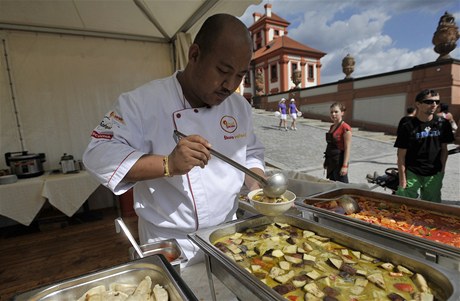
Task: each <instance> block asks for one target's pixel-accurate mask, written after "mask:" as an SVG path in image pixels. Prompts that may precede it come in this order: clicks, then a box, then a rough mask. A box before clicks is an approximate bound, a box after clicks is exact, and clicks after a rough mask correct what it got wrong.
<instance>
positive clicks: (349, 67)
mask: <svg viewBox="0 0 460 301" xmlns="http://www.w3.org/2000/svg"><path fill="white" fill-rule="evenodd" d="M342 71H343V73H345V79H350V78H352V77H351V74H352V73H353V71H355V59H354V58H353V57H352V56H351V55H350V54H347V56H346V57H344V58H343V60H342Z"/></svg>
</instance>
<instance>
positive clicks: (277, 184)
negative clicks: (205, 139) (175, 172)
mask: <svg viewBox="0 0 460 301" xmlns="http://www.w3.org/2000/svg"><path fill="white" fill-rule="evenodd" d="M174 135H175V136H176V137H177V138H185V137H187V136H186V135H184V134H182V133H181V132H179V131H177V130H174ZM209 152H210V153H211V154H212V155H213V156H216V157H217V158H219V159H221V160H222V161H224V162H227V163H228V164H230V165H231V166H233V167H235V168H237V169H239V170H240V171H242V172H244V173H245V174H247V175H248V176H250V177H251V178H253V179H255V180H256V181H257V182H259V183H260V184H261V185H262V188H263V192H264V194H265V195H266V196H268V197H272V198H276V197H279V196H280V195H282V194H283V193H285V192H286V189H287V185H288V180H287V178H286V177H285V176H284V175H283V174H281V173H276V174H274V175H272V176H270V177H269V178H268V179H265V178H264V177H262V176H260V175H258V174H256V173H255V172H253V171H252V170H250V169H248V168H246V167H244V166H243V165H241V164H239V163H238V162H236V161H234V160H232V159H230V158H229V157H227V156H225V155H223V154H221V153H219V152H217V151H216V150H213V149H212V148H209Z"/></svg>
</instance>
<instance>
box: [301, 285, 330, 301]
mask: <svg viewBox="0 0 460 301" xmlns="http://www.w3.org/2000/svg"><path fill="white" fill-rule="evenodd" d="M303 289H304V290H305V291H307V292H309V293H310V294H312V295H313V296H315V297H318V298H323V297H324V296H325V294H324V293H323V292H322V291H321V290H320V289H319V287H318V286H317V285H316V284H315V283H314V282H310V283H307V284H305V286H304V287H303Z"/></svg>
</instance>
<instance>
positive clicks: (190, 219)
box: [83, 72, 264, 260]
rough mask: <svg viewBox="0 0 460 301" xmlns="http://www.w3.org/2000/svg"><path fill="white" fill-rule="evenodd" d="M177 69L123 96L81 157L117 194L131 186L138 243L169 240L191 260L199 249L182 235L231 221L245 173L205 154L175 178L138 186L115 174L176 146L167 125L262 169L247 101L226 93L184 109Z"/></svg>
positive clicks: (252, 166) (184, 102)
mask: <svg viewBox="0 0 460 301" xmlns="http://www.w3.org/2000/svg"><path fill="white" fill-rule="evenodd" d="M176 74H177V72H176V73H175V74H174V75H172V76H171V77H167V78H164V79H160V80H155V81H152V82H149V83H147V84H145V85H143V86H141V87H139V88H137V89H135V90H133V91H131V92H127V93H124V94H122V95H121V96H120V97H119V98H118V101H117V102H116V104H115V107H114V109H113V110H112V111H111V112H109V113H107V115H106V116H104V118H103V120H102V121H101V123H100V124H99V125H98V126H97V127H96V128H95V129H94V131H93V133H92V135H91V136H92V139H91V142H90V143H89V145H88V148H87V149H86V151H85V153H84V155H83V161H84V164H85V166H86V168H87V170H88V171H89V172H90V173H91V174H93V175H94V176H96V177H97V179H98V180H99V181H100V182H101V183H102V184H103V185H104V186H106V187H108V188H109V189H111V190H112V191H113V192H114V193H115V194H117V195H118V194H122V193H124V192H126V191H127V190H128V189H130V188H131V187H133V186H134V208H135V211H136V213H137V215H138V216H139V236H140V241H141V243H142V244H144V243H148V242H153V241H156V240H159V239H167V238H176V239H177V240H178V242H179V244H180V245H181V247H182V249H183V250H184V251H185V253H186V255H187V257H188V258H189V260H191V259H192V258H193V257H194V256H195V255H196V251H197V249H198V248H197V247H196V246H195V245H193V244H192V243H191V242H190V241H189V240H188V239H187V236H186V235H187V234H188V233H191V232H194V231H196V230H198V229H203V228H207V227H211V226H215V225H218V224H220V223H223V222H226V221H228V220H231V219H232V217H233V216H234V213H235V212H236V209H237V201H236V200H237V194H238V192H239V191H240V189H241V187H242V186H243V182H244V174H243V173H242V172H241V171H239V170H237V169H236V168H233V167H231V166H230V165H228V164H227V163H225V162H223V161H221V160H220V159H218V158H216V157H212V158H211V160H210V161H209V162H208V165H206V167H205V168H203V169H202V168H200V167H195V168H193V169H192V170H191V171H190V172H189V173H187V174H186V175H182V176H173V177H170V178H169V177H162V178H158V179H154V180H146V181H140V182H137V183H127V182H123V181H122V179H123V178H124V176H125V175H126V174H127V173H128V171H129V170H130V168H131V167H132V166H133V165H134V163H136V161H137V160H138V159H139V158H140V157H141V156H142V155H144V154H159V155H169V154H170V153H171V152H172V150H173V149H174V147H175V146H176V141H175V140H174V137H173V131H174V129H177V130H178V131H180V132H182V133H184V134H186V135H192V134H198V135H200V136H202V137H204V138H205V139H207V140H208V141H209V142H210V143H211V145H212V147H213V148H214V149H215V150H217V151H219V152H221V153H223V154H225V155H227V156H228V157H230V158H232V159H233V160H235V161H237V162H239V163H240V164H242V165H244V166H246V167H247V168H261V169H264V157H263V151H264V147H263V145H262V144H261V143H260V142H259V140H258V139H257V138H256V136H255V135H254V130H253V124H252V111H251V107H250V105H249V103H248V102H247V100H246V99H244V98H243V97H242V96H241V95H238V94H235V93H233V94H232V95H231V96H229V98H228V99H226V100H225V101H224V102H223V103H221V104H220V105H218V106H213V107H210V108H206V107H205V108H191V107H190V105H189V104H188V102H187V101H186V100H185V98H184V96H183V93H182V89H181V86H180V84H179V82H178V81H177V78H176Z"/></svg>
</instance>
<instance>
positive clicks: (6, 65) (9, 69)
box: [2, 38, 25, 151]
mask: <svg viewBox="0 0 460 301" xmlns="http://www.w3.org/2000/svg"><path fill="white" fill-rule="evenodd" d="M2 45H3V56H4V58H5V67H6V73H7V75H8V84H9V86H10V93H11V101H12V103H13V109H14V115H15V118H16V126H17V129H18V134H19V142H20V144H21V151H25V149H24V139H23V137H22V131H21V123H20V122H19V112H18V107H17V104H16V93H15V89H14V83H13V77H12V76H11V67H10V62H9V59H8V50H7V44H6V38H2Z"/></svg>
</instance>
